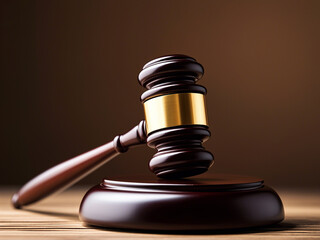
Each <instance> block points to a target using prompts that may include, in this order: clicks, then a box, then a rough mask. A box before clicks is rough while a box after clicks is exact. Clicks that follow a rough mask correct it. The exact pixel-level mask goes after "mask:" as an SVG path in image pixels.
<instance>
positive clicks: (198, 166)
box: [138, 54, 213, 179]
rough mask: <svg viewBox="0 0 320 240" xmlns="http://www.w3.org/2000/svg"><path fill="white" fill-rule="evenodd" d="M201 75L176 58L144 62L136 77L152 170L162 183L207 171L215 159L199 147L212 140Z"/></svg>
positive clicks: (190, 61)
mask: <svg viewBox="0 0 320 240" xmlns="http://www.w3.org/2000/svg"><path fill="white" fill-rule="evenodd" d="M203 73H204V70H203V67H202V66H201V64H199V63H198V62H197V61H196V60H195V59H194V58H192V57H189V56H186V55H180V54H174V55H168V56H163V57H160V58H157V59H155V60H152V61H150V62H148V63H147V64H146V65H145V66H144V67H143V70H142V71H141V72H140V74H139V77H138V79H139V82H140V84H141V85H142V86H143V87H145V88H146V89H147V91H145V92H144V93H143V94H142V95H141V102H142V103H143V106H144V112H145V122H146V131H147V135H148V138H147V144H148V146H150V147H152V148H156V149H157V153H156V154H155V155H154V156H153V158H152V159H151V160H150V162H149V167H150V170H151V171H152V172H153V173H155V174H156V175H157V176H158V177H161V178H171V179H175V178H184V177H189V176H193V175H197V174H201V173H203V172H206V171H207V170H208V169H209V167H210V166H211V165H212V164H213V155H212V154H211V153H210V152H209V151H206V150H205V149H204V148H203V146H202V143H203V142H204V141H206V140H207V139H208V138H209V137H210V132H209V130H208V121H207V114H206V106H205V95H206V92H207V91H206V88H205V87H203V86H201V85H198V84H196V82H197V81H198V80H199V79H200V78H201V77H202V76H203Z"/></svg>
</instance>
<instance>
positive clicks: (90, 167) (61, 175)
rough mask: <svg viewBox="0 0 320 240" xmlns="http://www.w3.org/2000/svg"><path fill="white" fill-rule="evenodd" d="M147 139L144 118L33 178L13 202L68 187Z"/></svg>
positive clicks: (27, 201)
mask: <svg viewBox="0 0 320 240" xmlns="http://www.w3.org/2000/svg"><path fill="white" fill-rule="evenodd" d="M145 141H146V133H145V122H144V121H141V122H140V123H139V124H138V125H137V126H135V127H134V128H133V129H131V130H130V131H129V132H127V133H126V134H124V135H120V136H116V137H115V138H114V140H113V141H111V142H109V143H107V144H105V145H102V146H100V147H98V148H95V149H93V150H91V151H89V152H86V153H84V154H81V155H79V156H77V157H74V158H72V159H70V160H67V161H65V162H62V163H60V164H58V165H57V166H55V167H53V168H50V169H48V170H47V171H45V172H43V173H41V174H40V175H38V176H36V177H35V178H33V179H31V180H30V181H29V182H27V183H26V184H25V185H24V186H23V187H22V188H21V189H20V190H19V191H18V192H17V193H15V194H14V195H13V197H12V204H13V206H14V207H15V208H21V207H22V206H25V205H28V204H31V203H34V202H36V201H38V200H40V199H42V198H44V197H46V196H48V195H50V194H52V193H54V192H56V191H58V190H63V189H66V188H67V187H70V186H71V185H73V184H74V183H76V182H78V181H79V180H80V179H82V178H83V177H85V176H87V175H88V174H89V173H91V172H93V171H94V170H96V169H97V168H99V167H101V166H102V165H103V164H105V163H106V162H108V161H109V160H111V159H112V158H114V157H115V156H117V155H118V154H120V153H123V152H126V151H127V150H128V147H130V146H133V145H138V144H142V143H145Z"/></svg>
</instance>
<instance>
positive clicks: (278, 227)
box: [24, 209, 319, 235]
mask: <svg viewBox="0 0 320 240" xmlns="http://www.w3.org/2000/svg"><path fill="white" fill-rule="evenodd" d="M24 211H29V212H32V213H38V214H43V215H47V216H54V217H61V218H64V219H68V220H74V221H78V220H79V216H78V214H74V213H62V212H53V211H44V210H37V209H24ZM84 225H85V226H86V227H89V228H93V229H97V230H101V231H115V232H129V233H146V234H148V233H149V234H150V233H153V234H171V235H181V234H184V235H185V234H188V235H228V234H250V233H267V232H281V231H288V230H295V229H296V231H298V230H299V229H300V230H301V228H303V226H305V225H308V226H311V227H312V226H319V221H316V220H315V221H313V220H306V219H290V221H284V222H281V223H278V224H274V225H270V226H264V227H254V228H242V229H229V230H207V231H204V230H201V231H150V230H132V229H117V228H104V227H97V226H92V225H88V224H84ZM293 232H295V231H293Z"/></svg>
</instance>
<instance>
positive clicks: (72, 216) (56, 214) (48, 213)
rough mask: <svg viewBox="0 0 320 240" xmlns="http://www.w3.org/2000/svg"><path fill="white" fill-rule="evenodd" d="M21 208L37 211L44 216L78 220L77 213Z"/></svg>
mask: <svg viewBox="0 0 320 240" xmlns="http://www.w3.org/2000/svg"><path fill="white" fill-rule="evenodd" d="M23 210H24V211H27V212H32V213H39V214H42V215H46V216H53V217H62V218H65V219H68V220H75V221H77V220H79V216H78V214H74V213H62V212H52V211H44V210H36V209H25V208H24V209H23Z"/></svg>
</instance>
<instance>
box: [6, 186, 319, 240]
mask: <svg viewBox="0 0 320 240" xmlns="http://www.w3.org/2000/svg"><path fill="white" fill-rule="evenodd" d="M86 190H87V189H84V188H82V189H73V190H68V191H66V192H64V193H60V194H58V195H55V196H51V197H48V198H47V199H45V200H43V201H41V202H39V203H37V204H34V205H31V206H29V207H28V208H26V209H24V210H16V209H13V208H12V207H11V205H10V197H11V195H12V194H13V192H14V189H4V188H2V189H0V214H1V215H0V239H125V238H128V239H320V193H319V192H318V193H315V192H302V191H288V190H282V191H278V193H279V195H280V197H281V198H282V200H283V203H284V206H285V213H286V218H285V221H284V222H282V223H281V224H278V225H275V226H269V227H263V228H258V229H251V230H241V231H239V230H238V231H227V232H205V233H202V234H189V235H185V234H168V233H166V234H159V233H158V234H157V233H141V232H140V233H137V232H122V231H115V230H107V229H96V228H92V227H88V226H85V225H84V224H83V223H82V222H80V221H79V219H78V208H79V204H80V201H81V199H82V197H83V195H84V193H85V192H86Z"/></svg>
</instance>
